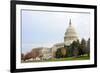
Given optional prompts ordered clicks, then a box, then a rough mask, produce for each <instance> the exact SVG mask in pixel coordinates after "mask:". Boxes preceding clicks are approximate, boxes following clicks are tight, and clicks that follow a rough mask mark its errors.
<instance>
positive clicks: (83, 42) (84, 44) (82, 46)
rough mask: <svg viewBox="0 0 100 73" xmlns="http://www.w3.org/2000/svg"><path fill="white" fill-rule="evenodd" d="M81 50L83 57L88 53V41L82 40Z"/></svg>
mask: <svg viewBox="0 0 100 73" xmlns="http://www.w3.org/2000/svg"><path fill="white" fill-rule="evenodd" d="M80 49H81V51H82V53H81V55H83V54H85V53H86V40H85V39H84V38H83V39H82V40H81V44H80Z"/></svg>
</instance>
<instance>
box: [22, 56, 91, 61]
mask: <svg viewBox="0 0 100 73" xmlns="http://www.w3.org/2000/svg"><path fill="white" fill-rule="evenodd" d="M89 59H90V57H89V56H87V55H84V56H80V57H67V58H59V59H49V60H43V61H25V62H22V63H30V62H55V61H74V60H89Z"/></svg>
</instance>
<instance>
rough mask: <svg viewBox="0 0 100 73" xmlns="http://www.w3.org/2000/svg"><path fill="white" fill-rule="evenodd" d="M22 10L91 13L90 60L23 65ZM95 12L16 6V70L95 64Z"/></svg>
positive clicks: (90, 10)
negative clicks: (21, 43) (21, 42)
mask: <svg viewBox="0 0 100 73" xmlns="http://www.w3.org/2000/svg"><path fill="white" fill-rule="evenodd" d="M21 9H31V10H32V9H33V10H53V11H73V12H90V21H91V22H90V35H91V36H90V39H91V43H90V48H91V50H90V60H84V61H60V62H36V63H21V48H20V46H21V45H20V41H21V40H20V34H21V29H20V22H21V18H20V17H21V16H20V15H21V14H20V10H21ZM93 35H94V10H93V9H83V8H70V7H69V8H68V7H66V8H65V7H50V6H35V5H32V6H31V5H16V68H17V69H21V68H39V67H54V66H56V67H57V66H71V65H86V64H94V48H93V47H94V36H93Z"/></svg>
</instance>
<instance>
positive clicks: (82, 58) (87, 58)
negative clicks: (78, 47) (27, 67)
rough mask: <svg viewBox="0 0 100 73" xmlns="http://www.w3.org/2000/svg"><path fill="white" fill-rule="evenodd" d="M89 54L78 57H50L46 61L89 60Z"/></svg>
mask: <svg viewBox="0 0 100 73" xmlns="http://www.w3.org/2000/svg"><path fill="white" fill-rule="evenodd" d="M89 59H90V57H89V56H80V57H68V58H59V59H50V60H48V61H70V60H72V61H73V60H89Z"/></svg>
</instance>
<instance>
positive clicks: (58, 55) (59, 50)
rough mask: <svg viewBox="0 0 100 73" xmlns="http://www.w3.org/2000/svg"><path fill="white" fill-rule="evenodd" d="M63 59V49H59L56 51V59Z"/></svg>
mask: <svg viewBox="0 0 100 73" xmlns="http://www.w3.org/2000/svg"><path fill="white" fill-rule="evenodd" d="M61 57H62V54H61V49H60V48H59V49H57V51H56V58H61Z"/></svg>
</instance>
